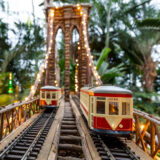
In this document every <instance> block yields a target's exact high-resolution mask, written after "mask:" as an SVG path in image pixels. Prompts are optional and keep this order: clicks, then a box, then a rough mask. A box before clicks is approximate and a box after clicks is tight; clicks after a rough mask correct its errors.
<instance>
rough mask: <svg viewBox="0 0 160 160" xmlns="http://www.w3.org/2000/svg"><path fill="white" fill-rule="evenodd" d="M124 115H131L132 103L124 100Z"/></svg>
mask: <svg viewBox="0 0 160 160" xmlns="http://www.w3.org/2000/svg"><path fill="white" fill-rule="evenodd" d="M122 115H130V104H129V103H127V102H122Z"/></svg>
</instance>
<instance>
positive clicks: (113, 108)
mask: <svg viewBox="0 0 160 160" xmlns="http://www.w3.org/2000/svg"><path fill="white" fill-rule="evenodd" d="M118 114H119V104H118V102H109V115H118Z"/></svg>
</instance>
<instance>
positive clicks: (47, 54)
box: [25, 9, 58, 101]
mask: <svg viewBox="0 0 160 160" xmlns="http://www.w3.org/2000/svg"><path fill="white" fill-rule="evenodd" d="M53 17H54V10H53V9H51V10H50V11H49V16H48V22H49V25H48V26H49V30H50V33H49V44H48V50H47V53H46V56H45V61H44V63H43V64H42V65H41V67H40V68H41V69H40V71H39V73H38V74H37V78H36V80H35V83H34V85H33V86H31V91H30V94H29V96H28V97H27V98H25V100H26V101H27V100H29V99H32V98H33V96H34V94H35V93H36V90H37V88H38V85H39V83H40V82H41V79H42V76H43V73H44V72H45V69H46V68H47V64H48V58H49V54H51V50H52V46H53V44H52V43H53ZM56 83H57V81H56ZM56 86H58V84H56Z"/></svg>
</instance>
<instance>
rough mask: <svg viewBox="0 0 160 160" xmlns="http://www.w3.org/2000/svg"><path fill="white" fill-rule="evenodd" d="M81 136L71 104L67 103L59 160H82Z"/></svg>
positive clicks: (61, 130)
mask: <svg viewBox="0 0 160 160" xmlns="http://www.w3.org/2000/svg"><path fill="white" fill-rule="evenodd" d="M81 140H82V139H81V136H80V134H79V132H78V129H77V125H76V119H75V116H74V114H73V111H72V108H71V105H70V103H65V107H64V116H63V119H62V123H61V129H60V136H59V145H58V155H57V160H82V159H84V154H83V150H82V142H81Z"/></svg>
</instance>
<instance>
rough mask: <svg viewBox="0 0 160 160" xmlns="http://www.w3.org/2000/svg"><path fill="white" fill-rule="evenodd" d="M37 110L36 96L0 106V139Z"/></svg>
mask: <svg viewBox="0 0 160 160" xmlns="http://www.w3.org/2000/svg"><path fill="white" fill-rule="evenodd" d="M39 110H40V108H39V99H38V98H35V99H32V100H29V101H23V102H18V103H15V104H10V105H8V106H5V107H2V108H0V140H2V139H3V138H4V137H6V136H7V135H8V134H9V133H10V132H12V131H13V130H14V129H15V128H17V127H18V126H20V125H21V124H22V123H23V122H25V121H26V120H27V119H29V118H30V117H31V115H33V114H34V113H37V112H39Z"/></svg>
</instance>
